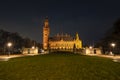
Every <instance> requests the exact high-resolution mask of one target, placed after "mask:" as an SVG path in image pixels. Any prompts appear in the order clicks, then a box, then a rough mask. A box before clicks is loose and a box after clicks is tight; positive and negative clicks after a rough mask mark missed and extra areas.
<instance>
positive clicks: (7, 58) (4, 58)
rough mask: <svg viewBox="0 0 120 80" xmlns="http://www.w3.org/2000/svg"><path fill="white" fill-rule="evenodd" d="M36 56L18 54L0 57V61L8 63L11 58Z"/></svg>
mask: <svg viewBox="0 0 120 80" xmlns="http://www.w3.org/2000/svg"><path fill="white" fill-rule="evenodd" d="M34 55H36V54H27V55H23V54H18V55H9V56H8V55H0V61H8V60H9V59H11V58H16V57H24V56H34Z"/></svg>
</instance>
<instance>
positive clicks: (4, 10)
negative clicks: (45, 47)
mask: <svg viewBox="0 0 120 80" xmlns="http://www.w3.org/2000/svg"><path fill="white" fill-rule="evenodd" d="M46 16H48V18H49V22H50V28H51V36H52V35H54V34H57V33H62V32H64V33H69V34H71V35H72V36H74V35H75V33H76V32H78V33H79V36H80V37H81V39H82V40H83V42H84V43H93V42H94V41H97V40H99V39H101V38H102V37H103V36H104V34H105V32H106V31H107V30H108V29H110V28H111V27H112V25H113V23H114V22H115V21H116V20H117V19H118V18H120V0H84V1H83V0H38V1H36V0H33V1H27V0H24V1H18V0H16V1H11V0H9V1H0V29H4V30H7V31H10V32H18V33H20V34H21V35H22V36H24V37H30V38H31V39H33V40H36V41H38V42H42V28H43V21H44V18H45V17H46Z"/></svg>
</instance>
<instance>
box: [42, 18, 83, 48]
mask: <svg viewBox="0 0 120 80" xmlns="http://www.w3.org/2000/svg"><path fill="white" fill-rule="evenodd" d="M49 35H50V27H49V22H48V19H45V22H44V27H43V49H44V50H47V49H48V48H49V49H56V50H57V49H59V50H72V49H73V48H76V49H81V48H82V41H81V39H79V35H78V33H76V36H75V37H74V38H73V37H71V36H70V35H68V34H57V35H55V36H53V37H50V36H49Z"/></svg>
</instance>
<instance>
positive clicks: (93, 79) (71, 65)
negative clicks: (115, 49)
mask: <svg viewBox="0 0 120 80" xmlns="http://www.w3.org/2000/svg"><path fill="white" fill-rule="evenodd" d="M0 80H120V63H115V62H113V61H112V60H111V59H107V58H100V57H90V56H83V55H75V54H48V55H39V56H33V57H21V58H14V59H10V60H9V61H7V62H0Z"/></svg>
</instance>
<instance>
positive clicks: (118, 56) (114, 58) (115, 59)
mask: <svg viewBox="0 0 120 80" xmlns="http://www.w3.org/2000/svg"><path fill="white" fill-rule="evenodd" d="M88 55H89V56H98V57H105V58H111V59H113V61H114V62H120V55H116V56H114V55H103V54H102V55H100V54H99V55H98V54H88Z"/></svg>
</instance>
